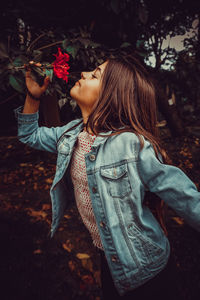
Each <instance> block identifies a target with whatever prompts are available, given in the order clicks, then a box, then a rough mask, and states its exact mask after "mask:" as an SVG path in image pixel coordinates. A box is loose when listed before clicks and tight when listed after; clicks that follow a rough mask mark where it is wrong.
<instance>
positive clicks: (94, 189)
mask: <svg viewBox="0 0 200 300" xmlns="http://www.w3.org/2000/svg"><path fill="white" fill-rule="evenodd" d="M92 192H93V193H94V194H95V193H96V192H97V189H96V188H95V187H94V186H93V188H92Z"/></svg>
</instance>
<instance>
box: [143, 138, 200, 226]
mask: <svg viewBox="0 0 200 300" xmlns="http://www.w3.org/2000/svg"><path fill="white" fill-rule="evenodd" d="M138 171H139V174H140V177H141V180H142V181H143V184H144V185H145V186H146V188H147V190H149V191H151V192H153V193H155V194H157V195H158V196H159V197H160V198H161V199H163V200H164V201H165V202H166V204H167V205H169V206H170V207H171V208H172V209H173V210H174V211H176V212H177V214H178V215H179V216H180V217H183V218H184V219H185V221H186V222H187V223H188V224H190V225H191V226H192V227H194V228H195V229H196V230H198V231H200V192H198V190H197V187H196V185H195V184H194V183H193V182H192V181H191V180H190V179H189V178H188V177H187V176H186V174H185V173H184V172H183V171H181V170H180V169H179V168H177V167H175V166H171V165H167V164H164V163H161V162H160V161H159V160H158V159H157V158H156V155H155V152H154V150H153V147H152V145H151V144H150V143H149V142H148V141H145V144H144V148H143V149H142V150H141V151H140V152H139V160H138Z"/></svg>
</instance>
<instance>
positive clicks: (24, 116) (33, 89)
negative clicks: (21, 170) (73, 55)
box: [14, 70, 76, 152]
mask: <svg viewBox="0 0 200 300" xmlns="http://www.w3.org/2000/svg"><path fill="white" fill-rule="evenodd" d="M48 83H49V79H48V77H46V78H45V80H44V84H43V86H41V87H40V86H39V85H38V84H37V83H36V82H35V81H34V80H33V79H32V77H31V75H30V70H28V71H27V72H26V86H27V89H28V90H29V93H30V94H32V96H33V98H32V97H31V96H30V95H28V94H27V97H26V101H25V104H24V106H21V107H19V108H17V109H15V110H14V112H15V116H16V118H17V121H18V137H19V140H20V141H21V142H22V143H25V144H28V145H29V146H30V147H33V148H35V149H38V150H44V151H49V152H57V141H58V139H59V137H60V136H61V134H62V133H63V132H64V131H65V130H67V129H68V128H70V127H72V126H73V125H75V124H73V123H74V122H76V120H74V121H72V122H70V123H68V124H67V125H65V126H62V127H52V128H48V127H39V126H38V119H39V113H38V109H39V105H40V101H39V100H34V98H37V99H39V98H40V97H41V95H42V94H43V93H44V92H45V90H46V89H47V86H48Z"/></svg>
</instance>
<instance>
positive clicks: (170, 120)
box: [156, 86, 185, 137]
mask: <svg viewBox="0 0 200 300" xmlns="http://www.w3.org/2000/svg"><path fill="white" fill-rule="evenodd" d="M156 93H157V105H158V109H159V111H160V112H161V113H162V115H163V116H164V117H165V120H166V121H167V125H168V127H169V130H170V133H171V135H172V136H174V137H175V136H182V135H183V134H184V133H185V128H184V126H183V123H182V121H181V119H180V118H179V115H178V113H177V109H176V105H174V104H172V105H170V104H169V101H168V97H167V95H166V94H165V93H164V91H163V90H162V89H161V88H160V87H158V86H156Z"/></svg>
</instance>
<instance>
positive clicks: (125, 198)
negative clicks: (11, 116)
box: [16, 56, 200, 300]
mask: <svg viewBox="0 0 200 300" xmlns="http://www.w3.org/2000/svg"><path fill="white" fill-rule="evenodd" d="M26 85H27V89H28V94H27V97H26V101H25V105H24V107H19V108H18V109H16V116H17V118H18V136H19V139H20V141H22V142H23V143H27V144H28V145H30V146H31V147H34V148H37V149H40V150H47V151H51V152H57V154H58V157H57V168H56V174H55V177H54V181H53V184H52V187H51V189H50V195H51V200H52V226H51V236H53V235H54V233H55V231H56V229H57V228H58V225H59V222H60V220H61V218H62V216H63V214H64V210H65V208H66V207H67V205H68V204H69V202H70V201H72V198H73V195H74V196H75V200H76V203H77V207H78V209H79V212H80V214H81V217H82V219H83V222H84V224H85V225H86V227H87V228H88V230H89V231H90V233H91V237H92V240H93V243H94V245H95V246H96V247H97V248H98V249H99V252H100V253H101V269H102V270H101V271H102V273H101V274H102V275H101V276H102V290H103V299H111V297H113V299H134V300H135V299H136V300H137V299H140V300H143V299H147V298H148V299H149V298H150V299H154V300H156V299H159V300H160V299H162V300H163V299H180V295H178V290H177V286H176V284H175V278H176V275H175V273H174V272H175V264H174V262H173V259H172V257H171V256H170V245H169V241H168V239H167V237H166V234H165V230H164V227H163V226H160V225H159V222H158V221H157V220H156V218H155V217H154V215H153V214H152V213H151V211H150V209H149V208H148V206H147V205H145V202H144V198H145V194H146V193H147V192H148V191H149V192H153V193H155V194H156V195H157V196H159V197H160V198H161V199H163V200H164V201H165V203H167V204H168V205H169V206H170V207H171V208H172V209H174V210H175V211H176V212H177V213H178V214H179V215H180V216H181V217H183V218H185V220H186V221H187V222H188V223H189V224H190V225H191V226H193V227H194V228H196V229H197V230H200V193H199V192H198V191H197V188H196V186H195V184H194V183H193V182H191V180H190V179H189V178H188V177H187V176H186V175H185V174H184V173H183V172H182V171H181V170H180V169H178V168H176V167H174V166H171V165H169V164H167V162H168V159H167V155H166V153H165V151H164V150H163V149H162V148H161V145H160V142H159V139H158V132H157V127H156V122H157V121H156V104H155V91H154V87H153V85H152V83H151V81H150V79H149V77H148V74H147V72H146V70H145V69H144V68H143V66H142V65H141V64H140V63H139V62H138V61H137V60H136V59H135V58H133V57H131V56H130V57H127V58H126V59H125V58H118V59H117V58H115V59H113V58H112V59H111V58H110V59H108V60H106V61H105V62H104V63H103V64H102V65H100V66H99V67H97V68H96V69H95V70H94V71H92V72H82V73H81V79H80V80H79V81H77V82H76V84H75V85H74V86H73V87H72V89H71V90H70V95H71V97H72V98H73V99H75V100H76V102H77V104H78V106H79V107H80V109H81V113H82V118H81V119H76V120H73V121H72V122H70V123H68V124H67V125H65V126H62V127H56V128H46V127H38V108H39V101H38V100H39V99H40V97H41V95H42V94H43V93H44V91H45V90H46V88H47V86H48V78H46V79H45V81H44V85H43V86H42V87H40V86H39V85H38V84H37V83H36V82H34V81H33V79H32V78H31V74H30V71H28V72H27V74H26ZM71 191H72V193H71V194H70V192H71ZM160 207H161V206H160ZM160 215H161V214H160ZM161 221H162V219H161ZM161 224H162V222H161Z"/></svg>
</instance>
